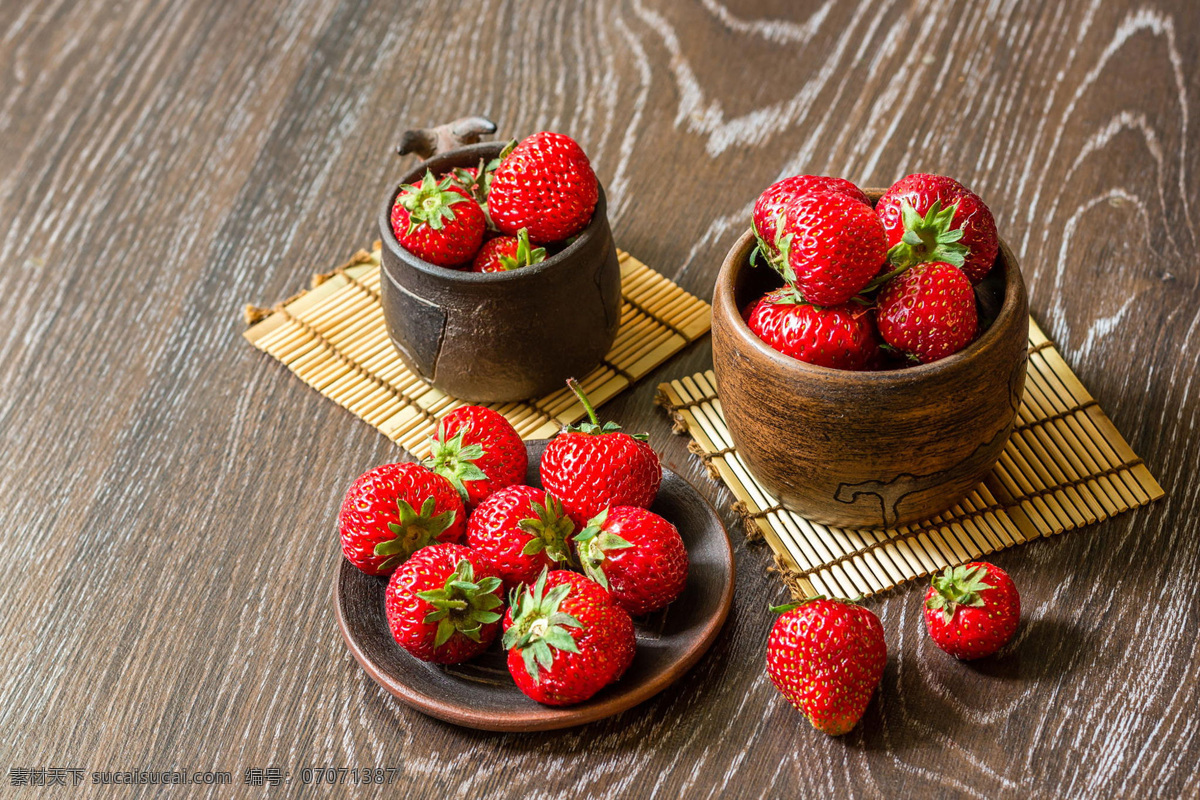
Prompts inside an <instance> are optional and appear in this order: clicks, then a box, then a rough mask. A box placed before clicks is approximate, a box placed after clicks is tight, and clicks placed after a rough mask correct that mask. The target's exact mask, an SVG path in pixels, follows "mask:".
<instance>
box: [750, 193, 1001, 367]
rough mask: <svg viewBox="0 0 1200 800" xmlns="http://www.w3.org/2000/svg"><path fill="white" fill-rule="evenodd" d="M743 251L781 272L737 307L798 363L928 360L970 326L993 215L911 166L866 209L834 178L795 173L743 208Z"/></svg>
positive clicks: (992, 235) (992, 238) (994, 245)
mask: <svg viewBox="0 0 1200 800" xmlns="http://www.w3.org/2000/svg"><path fill="white" fill-rule="evenodd" d="M753 221H754V231H755V235H756V236H757V238H758V246H757V247H756V248H755V252H754V254H753V257H752V259H753V260H754V261H755V262H756V263H757V262H758V261H762V260H765V261H766V262H767V263H768V264H770V265H771V266H772V267H773V268H774V269H775V270H776V271H778V272H779V274H780V275H781V276H782V277H783V279H784V285H783V287H781V288H779V289H774V290H772V291H769V292H767V293H766V294H765V295H764V296H763V297H761V298H759V299H758V300H756V301H754V302H753V303H751V304H750V305H749V306H748V307H747V308H746V309H744V311H743V316H744V317H745V319H746V323H747V324H748V325H749V326H750V329H751V330H753V331H754V333H755V334H756V335H758V337H759V338H761V339H762V340H763V341H764V342H766V343H767V344H768V345H770V346H771V347H773V348H775V349H776V350H778V351H780V352H782V353H785V354H787V355H789V356H792V357H793V358H796V359H799V360H800V361H806V362H809V363H811V364H819V365H821V366H824V367H833V368H835V369H846V370H881V369H895V368H898V367H904V366H908V365H912V364H928V363H930V362H932V361H937V360H939V359H942V358H945V357H946V356H949V355H951V354H953V353H957V352H958V351H959V350H962V349H963V348H964V347H966V346H967V345H968V344H970V343H971V342H972V341H974V340H975V337H976V336H977V335H978V334H979V332H980V331H979V315H978V312H977V309H976V304H975V292H974V290H973V286H974V285H975V284H977V283H979V282H980V281H981V280H983V278H984V276H986V275H987V273H988V272H989V271H990V270H991V268H992V266H993V264H994V263H995V261H996V253H997V251H998V249H999V239H998V238H997V236H996V223H995V221H994V220H993V219H992V213H991V211H990V210H989V209H988V207H987V206H986V205H984V203H983V201H982V200H980V199H979V197H978V196H977V195H975V194H974V193H973V192H971V191H970V190H969V189H967V188H966V187H965V186H963V185H962V184H961V183H959V182H958V181H956V180H954V179H953V178H947V177H944V176H941V175H926V174H916V175H909V176H908V177H907V178H904V179H902V180H899V181H897V182H896V183H894V184H892V186H891V188H889V189H888V190H887V192H886V193H884V195H883V196H882V197H881V198H880V199H879V202H878V203H876V204H875V206H874V207H872V205H871V202H870V200H869V199H868V198H867V196H866V195H865V194H864V193H863V192H862V190H861V189H859V188H858V187H857V186H855V185H854V184H853V183H851V182H850V181H847V180H843V179H841V178H828V177H821V176H816V175H796V176H793V177H791V178H785V179H784V180H781V181H779V182H777V183H775V184H773V185H772V186H770V187H769V188H768V189H767V190H766V191H765V192H763V193H762V194H761V195H760V196H759V198H758V200H757V202H756V203H755V205H754V220H753Z"/></svg>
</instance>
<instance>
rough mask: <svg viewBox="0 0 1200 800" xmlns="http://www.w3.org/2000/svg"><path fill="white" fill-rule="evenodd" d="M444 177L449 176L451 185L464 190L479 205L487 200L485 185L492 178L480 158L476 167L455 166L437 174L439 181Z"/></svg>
mask: <svg viewBox="0 0 1200 800" xmlns="http://www.w3.org/2000/svg"><path fill="white" fill-rule="evenodd" d="M445 178H449V179H450V183H451V185H453V186H457V187H458V188H460V189H462V190H463V191H465V192H466V193H467V194H468V195H469V196H470V197H471V198H472V199H473V200H475V202H477V203H479V204H480V205H482V204H484V203H486V202H487V186H488V183H489V182H490V181H491V179H492V173H491V171H490V170H488V169H487V167H486V166H485V164H484V162H483V161H482V160H481V161H480V162H479V166H477V167H455V168H454V169H452V170H450V171H449V172H447V173H444V174H442V175H439V176H438V180H439V181H441V180H443V179H445Z"/></svg>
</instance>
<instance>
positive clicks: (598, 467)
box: [540, 379, 662, 528]
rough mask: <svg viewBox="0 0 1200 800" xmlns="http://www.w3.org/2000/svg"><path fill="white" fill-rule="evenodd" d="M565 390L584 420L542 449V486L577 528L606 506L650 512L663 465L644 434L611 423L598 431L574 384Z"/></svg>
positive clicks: (589, 407)
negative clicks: (578, 404)
mask: <svg viewBox="0 0 1200 800" xmlns="http://www.w3.org/2000/svg"><path fill="white" fill-rule="evenodd" d="M567 385H568V386H570V387H571V391H573V392H575V395H576V396H577V397H578V398H579V401H580V402H581V403H582V404H583V407H584V410H586V411H587V415H588V419H587V420H586V421H584V422H581V423H579V424H578V425H573V426H571V427H569V428H567V429H566V430H564V431H563V432H562V433H560V434H558V435H557V436H555V437H554V438H553V439H551V440H550V443H549V444H547V445H546V450H545V451H544V452H543V454H542V463H541V465H540V470H541V475H542V486H544V487H546V491H547V492H549V493H550V494H552V495H554V496H555V497H557V498H558V499H560V500H562V503H563V505H564V506H566V508H567V511H568V512H569V513H570V514H571V518H572V519H573V520H574V521H575V524H576V525H577V526H578V527H580V528H582V527H583V526H584V525H585V524H586V523H587V521H588V520H589V519H591V518H592V517H594V516H596V515H597V514H599V513H600V512H601V511H603V510H604V509H606V508H608V507H609V506H641V507H642V508H647V507H649V505H650V504H651V503H653V502H654V498H655V497H657V496H658V487H659V484H660V483H662V465H661V464H660V463H659V461H658V454H657V453H655V452H654V449H653V448H651V447H650V445H648V444H647V443H646V441H645V439H646V436H645V434H638V435H633V436H631V435H630V434H628V433H623V432H622V431H621V426H619V425H617V423H615V422H606V423H604V425H603V426H602V425H601V424H600V420H599V419H597V418H596V410H595V409H594V408H592V404H591V403H590V402H589V401H588V399H587V396H586V395H584V393H583V390H582V389H580V388H579V384H578V383H577V382H576V381H575V380H574V379H571V380H569V381H567Z"/></svg>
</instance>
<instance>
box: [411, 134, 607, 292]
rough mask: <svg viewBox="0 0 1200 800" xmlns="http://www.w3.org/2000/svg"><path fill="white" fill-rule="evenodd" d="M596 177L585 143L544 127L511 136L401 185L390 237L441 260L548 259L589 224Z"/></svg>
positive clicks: (500, 268)
mask: <svg viewBox="0 0 1200 800" xmlns="http://www.w3.org/2000/svg"><path fill="white" fill-rule="evenodd" d="M599 196H600V184H599V182H598V181H597V180H596V173H594V172H593V171H592V165H591V162H589V161H588V157H587V155H586V154H585V153H584V152H583V149H582V148H581V147H580V146H579V145H578V144H577V143H576V142H575V140H574V139H572V138H571V137H569V136H565V135H563V134H561V133H550V132H548V131H543V132H541V133H535V134H534V135H532V136H530V137H528V138H526V139H524V140H522V141H521V142H520V144H518V143H517V142H515V141H514V142H510V143H509V145H508V146H507V147H505V148H504V150H503V151H501V153H500V156H499V158H496V159H493V160H492V161H491V162H486V163H485V162H483V161H481V162H480V163H479V165H478V166H476V167H469V168H459V169H454V170H451V171H450V172H448V173H446V174H444V175H434V174H433V173H432V172H430V171H429V170H426V171H425V176H424V177H423V178H422V179H421V182H420V183H416V184H405V185H404V186H401V187H400V192H399V194H397V195H396V200H395V203H394V204H393V205H392V232H393V233H394V234H395V235H396V241H398V242H399V243H400V245H401V246H402V247H403V248H404V249H406V250H408V251H409V252H410V253H412V254H413V255H415V256H418V257H419V258H422V259H424V260H425V261H428V262H429V263H431V264H436V265H438V266H440V267H449V268H452V269H464V270H470V271H472V272H504V271H507V270H513V269H520V268H521V267H527V266H530V265H533V264H537V263H540V262H542V261H545V260H546V254H547V248H548V247H549V248H554V247H555V246H558V245H563V244H565V243H567V242H568V240H570V239H571V237H573V236H575V235H576V234H578V233H579V232H580V231H582V230H583V229H584V228H586V227H587V226H588V223H589V222H591V220H592V213H593V212H594V211H595V210H596V201H597V200H598V199H599Z"/></svg>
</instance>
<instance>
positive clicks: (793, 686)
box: [767, 598, 887, 736]
mask: <svg viewBox="0 0 1200 800" xmlns="http://www.w3.org/2000/svg"><path fill="white" fill-rule="evenodd" d="M772 610H777V611H778V610H781V611H783V612H784V613H783V614H781V615H780V617H779V619H777V620H775V627H774V628H772V629H771V638H770V640H769V641H768V642H767V674H768V675H769V676H770V677H771V682H772V683H774V684H775V688H777V689H778V690H779V691H780V693H781V694H782V695H783V696H784V697H785V698H787V701H788V702H789V703H791V704H792V705H793V706H795V707H796V708H797V709H798V710H799V711H801V712H802V713H803V714H804V715H805V716H806V717H808V721H809V722H811V723H812V724H813V726H814V727H815V728H816V729H817V730H820V731H824V732H825V733H828V734H829V735H830V736H840V735H841V734H843V733H847V732H848V731H849V730H850V729H851V728H853V727H854V726H855V725H856V724H857V723H858V721H859V720H860V719H861V718H862V715H863V712H864V711H866V709H867V703H869V702H870V700H871V695H872V694H874V692H875V687H877V686H878V685H879V681H880V680H881V679H882V678H883V668H884V665H885V664H886V663H887V645H886V644H884V641H883V626H882V625H880V624H879V618H878V617H876V616H875V615H874V614H872V613H871V612H870V611H868V610H867V609H865V608H863V607H862V606H858V605H854V604H853V603H849V602H843V601H841V600H826V599H824V598H815V599H810V600H806V601H804V602H802V603H795V604H792V605H787V606H780V607H779V608H778V609H772Z"/></svg>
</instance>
